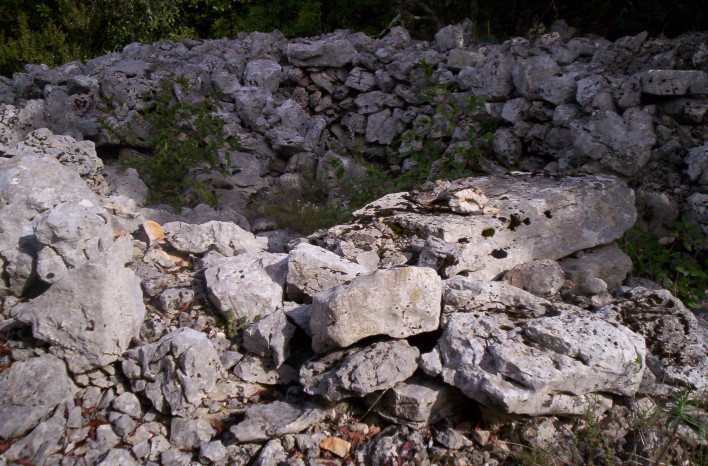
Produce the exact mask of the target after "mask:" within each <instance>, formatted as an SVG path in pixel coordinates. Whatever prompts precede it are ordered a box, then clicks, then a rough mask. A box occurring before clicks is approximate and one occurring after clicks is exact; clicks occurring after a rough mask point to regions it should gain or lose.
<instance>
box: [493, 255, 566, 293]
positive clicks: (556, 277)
mask: <svg viewBox="0 0 708 466" xmlns="http://www.w3.org/2000/svg"><path fill="white" fill-rule="evenodd" d="M504 281H506V282H507V283H509V284H510V285H513V286H515V287H517V288H521V289H522V290H525V291H528V292H529V293H531V294H534V295H536V296H541V297H549V296H553V295H555V294H556V293H558V290H560V288H561V287H562V286H563V283H564V281H565V274H564V273H563V269H562V268H561V266H560V264H558V262H556V261H553V260H550V259H541V260H535V261H532V262H529V263H528V264H521V265H517V266H516V267H514V268H513V269H511V270H509V271H508V272H507V273H506V275H504Z"/></svg>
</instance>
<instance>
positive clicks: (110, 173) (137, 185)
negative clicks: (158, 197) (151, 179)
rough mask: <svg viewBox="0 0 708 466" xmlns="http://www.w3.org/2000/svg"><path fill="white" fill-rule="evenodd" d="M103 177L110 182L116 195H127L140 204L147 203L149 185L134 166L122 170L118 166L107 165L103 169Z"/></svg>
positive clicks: (109, 184) (111, 188)
mask: <svg viewBox="0 0 708 466" xmlns="http://www.w3.org/2000/svg"><path fill="white" fill-rule="evenodd" d="M103 177H104V178H105V179H106V182H107V183H108V187H109V189H110V190H111V193H112V194H113V195H114V196H125V197H126V198H128V199H132V200H133V201H135V204H136V205H138V206H142V205H145V201H146V200H147V196H148V187H147V186H146V185H145V183H144V182H143V180H142V179H141V178H140V174H139V173H138V171H137V170H136V169H134V168H127V169H125V170H120V169H119V168H118V167H116V166H112V165H109V166H106V167H104V170H103Z"/></svg>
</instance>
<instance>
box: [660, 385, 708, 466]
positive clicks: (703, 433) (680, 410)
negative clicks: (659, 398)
mask: <svg viewBox="0 0 708 466" xmlns="http://www.w3.org/2000/svg"><path fill="white" fill-rule="evenodd" d="M700 407H701V403H700V401H699V400H697V399H696V398H695V397H694V394H693V393H691V392H690V391H688V390H684V391H682V392H679V393H675V394H673V395H672V396H671V400H670V401H669V402H668V403H667V404H666V405H665V406H664V407H663V408H662V411H663V414H664V416H665V418H666V428H667V431H668V432H667V433H668V435H667V436H666V438H665V441H664V444H663V446H662V447H661V449H660V450H659V453H658V456H657V458H656V461H655V464H657V465H660V464H662V461H663V460H664V457H665V456H666V454H667V452H668V451H669V449H670V448H671V447H672V446H673V445H675V444H677V443H678V442H679V441H680V439H679V434H678V429H679V427H680V426H685V427H687V428H689V429H690V430H692V431H693V432H694V433H695V434H697V435H698V436H699V438H700V439H702V441H703V442H704V443H705V442H708V422H707V421H706V419H705V418H701V416H700V414H699V413H701V410H700ZM704 408H705V406H704ZM703 415H705V411H703ZM704 459H706V458H704Z"/></svg>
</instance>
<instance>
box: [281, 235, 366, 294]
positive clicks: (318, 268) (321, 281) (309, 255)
mask: <svg viewBox="0 0 708 466" xmlns="http://www.w3.org/2000/svg"><path fill="white" fill-rule="evenodd" d="M366 273H368V270H367V269H366V268H364V267H362V266H361V265H359V264H356V263H353V262H350V261H348V260H346V259H344V258H342V257H340V256H338V255H336V254H335V253H333V252H330V251H328V250H326V249H323V248H320V247H318V246H313V245H311V244H308V243H300V244H298V245H297V246H295V247H294V248H293V249H292V251H290V255H289V259H288V278H287V294H288V298H290V299H292V300H296V301H305V302H312V297H313V296H314V295H315V294H317V293H319V292H320V291H325V290H328V289H330V288H332V287H334V286H337V285H340V284H342V283H345V282H348V281H350V280H352V279H353V278H354V277H356V276H357V275H362V274H366Z"/></svg>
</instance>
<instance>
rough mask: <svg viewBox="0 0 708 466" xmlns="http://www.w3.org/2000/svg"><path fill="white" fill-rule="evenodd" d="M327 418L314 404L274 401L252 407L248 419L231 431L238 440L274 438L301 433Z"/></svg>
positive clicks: (248, 410)
mask: <svg viewBox="0 0 708 466" xmlns="http://www.w3.org/2000/svg"><path fill="white" fill-rule="evenodd" d="M324 417H325V412H324V410H322V409H319V408H316V407H313V406H298V405H293V404H290V403H286V402H283V401H274V402H272V403H269V404H263V405H253V406H250V407H249V408H248V409H247V410H246V418H245V419H244V420H243V421H241V422H240V423H239V424H236V425H235V426H233V427H231V434H232V435H233V436H234V437H235V438H236V440H237V441H238V442H262V441H264V440H268V439H269V438H272V437H276V436H280V435H286V434H297V433H298V432H302V431H303V430H305V429H307V428H308V427H310V426H312V425H314V424H317V423H318V422H320V421H322V420H323V419H324Z"/></svg>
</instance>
